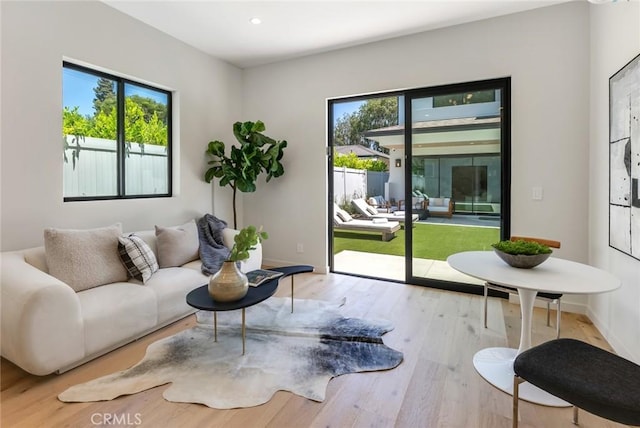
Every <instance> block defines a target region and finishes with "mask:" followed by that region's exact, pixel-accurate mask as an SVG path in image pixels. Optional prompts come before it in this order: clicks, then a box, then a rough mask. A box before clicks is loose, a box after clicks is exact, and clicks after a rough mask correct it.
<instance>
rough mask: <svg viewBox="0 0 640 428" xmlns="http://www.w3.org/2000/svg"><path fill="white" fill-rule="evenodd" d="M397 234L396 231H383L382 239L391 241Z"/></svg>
mask: <svg viewBox="0 0 640 428" xmlns="http://www.w3.org/2000/svg"><path fill="white" fill-rule="evenodd" d="M394 236H395V232H391V233H389V232H382V240H383V241H384V242H387V241H391V239H392V238H393V237H394Z"/></svg>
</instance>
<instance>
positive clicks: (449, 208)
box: [424, 198, 453, 218]
mask: <svg viewBox="0 0 640 428" xmlns="http://www.w3.org/2000/svg"><path fill="white" fill-rule="evenodd" d="M424 202H425V209H427V210H429V214H430V215H432V216H443V217H448V218H451V216H452V215H453V201H452V200H451V198H427V199H425V201H424Z"/></svg>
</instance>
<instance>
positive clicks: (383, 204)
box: [367, 196, 396, 213]
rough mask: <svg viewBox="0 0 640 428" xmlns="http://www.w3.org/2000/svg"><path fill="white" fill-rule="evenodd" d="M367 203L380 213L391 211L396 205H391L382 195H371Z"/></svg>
mask: <svg viewBox="0 0 640 428" xmlns="http://www.w3.org/2000/svg"><path fill="white" fill-rule="evenodd" d="M367 203H368V204H369V205H371V206H372V207H374V208H375V209H377V210H378V212H381V213H392V212H394V211H395V210H396V207H395V206H393V205H391V203H390V202H388V201H387V200H386V199H385V198H384V196H371V197H370V198H369V199H367Z"/></svg>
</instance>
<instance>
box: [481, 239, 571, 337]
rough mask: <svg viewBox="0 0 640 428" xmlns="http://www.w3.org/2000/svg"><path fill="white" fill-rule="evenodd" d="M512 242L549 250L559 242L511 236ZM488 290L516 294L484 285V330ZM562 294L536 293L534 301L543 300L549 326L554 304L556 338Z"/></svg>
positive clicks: (558, 245) (489, 284)
mask: <svg viewBox="0 0 640 428" xmlns="http://www.w3.org/2000/svg"><path fill="white" fill-rule="evenodd" d="M511 240H512V241H518V240H523V241H531V242H537V243H539V244H543V245H546V246H548V247H551V248H560V241H553V240H550V239H542V238H529V237H526V236H512V237H511ZM489 290H496V291H502V292H504V293H509V294H518V290H517V289H515V288H511V287H505V286H502V285H497V284H493V283H489V282H485V283H484V328H487V297H488V295H489ZM561 297H562V294H554V293H544V292H538V294H537V295H536V299H540V300H543V301H545V302H546V303H547V325H548V326H550V325H551V323H550V318H551V317H550V314H551V304H552V303H554V304H555V305H556V338H559V337H560V320H561V319H562V311H561V310H560V298H561Z"/></svg>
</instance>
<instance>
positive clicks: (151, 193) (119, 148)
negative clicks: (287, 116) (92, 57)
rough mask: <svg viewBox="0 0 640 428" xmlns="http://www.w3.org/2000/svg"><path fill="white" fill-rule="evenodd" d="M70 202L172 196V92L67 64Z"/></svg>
mask: <svg viewBox="0 0 640 428" xmlns="http://www.w3.org/2000/svg"><path fill="white" fill-rule="evenodd" d="M62 87H63V109H62V116H63V124H62V136H63V145H64V156H63V159H64V166H63V183H64V187H63V189H64V190H63V195H64V200H65V201H74V200H96V199H117V198H141V197H166V196H171V92H170V91H166V90H163V89H159V88H155V87H152V86H149V85H146V84H142V83H138V82H134V81H131V80H128V79H125V78H122V77H118V76H114V75H110V74H106V73H103V72H100V71H97V70H92V69H89V68H86V67H83V66H79V65H76V64H72V63H69V62H64V63H63V82H62Z"/></svg>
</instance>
